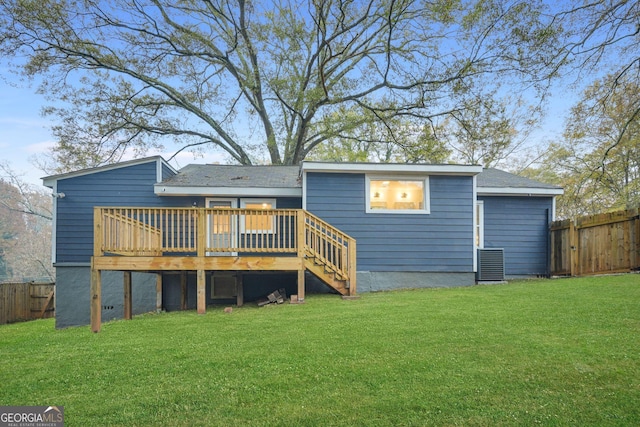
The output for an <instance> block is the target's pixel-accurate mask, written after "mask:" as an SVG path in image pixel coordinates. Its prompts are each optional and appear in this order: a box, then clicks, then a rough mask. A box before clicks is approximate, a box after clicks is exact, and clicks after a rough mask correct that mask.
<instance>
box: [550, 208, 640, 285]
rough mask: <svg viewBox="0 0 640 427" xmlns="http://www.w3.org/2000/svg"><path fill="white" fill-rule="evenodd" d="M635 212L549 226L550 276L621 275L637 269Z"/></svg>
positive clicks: (639, 224) (639, 236)
mask: <svg viewBox="0 0 640 427" xmlns="http://www.w3.org/2000/svg"><path fill="white" fill-rule="evenodd" d="M638 213H639V210H638V208H636V209H628V210H624V211H617V212H610V213H604V214H598V215H589V216H583V217H579V218H575V219H566V220H562V221H555V222H553V223H552V224H551V228H550V231H551V275H554V276H582V275H589V274H603V273H623V272H629V271H633V270H637V269H639V268H640V219H639V217H638Z"/></svg>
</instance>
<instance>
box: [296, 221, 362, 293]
mask: <svg viewBox="0 0 640 427" xmlns="http://www.w3.org/2000/svg"><path fill="white" fill-rule="evenodd" d="M304 231H305V238H304V265H305V268H306V269H307V271H309V272H310V273H312V274H313V275H314V276H316V277H317V278H318V279H320V280H321V281H322V282H324V283H325V284H327V285H328V286H330V287H331V288H333V289H335V290H336V291H338V292H339V293H340V294H341V295H343V296H355V294H356V241H355V239H354V238H352V237H350V236H348V235H347V234H345V233H343V232H342V231H340V230H338V229H337V228H335V227H333V226H331V225H330V224H328V223H327V222H325V221H323V220H321V219H320V218H318V217H316V216H315V215H313V214H311V213H309V212H306V211H304Z"/></svg>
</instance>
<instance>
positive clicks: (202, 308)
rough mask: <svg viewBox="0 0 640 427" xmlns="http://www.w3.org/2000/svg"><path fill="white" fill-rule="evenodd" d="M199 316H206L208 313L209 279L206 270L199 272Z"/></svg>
mask: <svg viewBox="0 0 640 427" xmlns="http://www.w3.org/2000/svg"><path fill="white" fill-rule="evenodd" d="M197 275H198V280H197V282H198V284H197V287H198V292H197V294H198V314H205V313H206V312H207V300H206V297H207V290H206V289H207V277H206V275H205V271H204V270H198V274H197Z"/></svg>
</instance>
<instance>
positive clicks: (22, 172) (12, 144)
mask: <svg viewBox="0 0 640 427" xmlns="http://www.w3.org/2000/svg"><path fill="white" fill-rule="evenodd" d="M0 73H1V74H0V161H3V162H6V163H8V164H9V166H10V168H11V169H12V170H13V171H14V172H16V173H17V174H18V175H19V176H20V177H21V179H22V180H23V181H25V182H27V183H29V184H31V185H34V186H38V187H42V180H41V178H42V177H44V176H46V175H47V174H46V173H45V172H44V171H42V170H39V169H38V168H37V167H36V166H35V164H34V162H33V158H34V156H37V155H40V156H43V155H45V156H46V154H47V152H48V150H49V149H50V148H51V147H53V146H54V139H53V136H52V134H51V131H50V127H51V126H52V125H53V122H52V121H51V120H49V119H48V118H46V117H43V116H42V115H41V110H42V107H44V106H45V105H48V104H47V101H46V100H45V99H44V97H43V96H42V95H38V94H37V93H36V86H35V85H32V86H29V85H26V84H18V83H17V80H16V79H15V77H13V76H12V75H11V74H9V73H7V71H6V69H1V68H0ZM576 99H577V96H576V95H575V94H573V93H572V92H571V90H570V89H568V88H566V89H565V88H562V87H560V88H557V89H556V90H555V93H554V94H553V96H552V98H551V100H550V102H549V105H548V111H547V114H546V116H545V120H544V121H543V122H542V124H541V126H540V128H539V129H538V130H537V131H536V132H534V133H533V134H532V135H531V136H530V140H529V143H528V144H527V145H528V146H533V145H537V144H545V143H546V142H547V141H549V140H551V139H553V138H555V137H558V136H559V135H561V133H562V130H563V127H564V119H565V117H566V116H567V115H568V113H569V108H570V107H571V106H572V103H573V102H574V101H575V100H576ZM175 151H177V148H176V147H166V150H165V151H164V152H151V153H149V155H156V154H159V155H162V156H164V158H165V159H168V158H170V157H171V156H172V155H173V154H174V153H175ZM223 161H224V157H223V155H222V154H221V153H211V154H208V155H206V156H205V157H198V158H194V156H193V154H191V153H188V152H183V153H181V154H180V155H179V156H177V159H176V160H174V161H173V162H172V163H173V164H172V165H173V166H174V167H176V168H181V167H184V166H185V165H187V164H189V163H220V162H223Z"/></svg>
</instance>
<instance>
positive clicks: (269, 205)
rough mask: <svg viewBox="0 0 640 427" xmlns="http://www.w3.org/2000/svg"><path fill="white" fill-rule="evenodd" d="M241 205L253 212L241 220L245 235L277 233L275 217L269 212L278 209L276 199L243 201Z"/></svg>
mask: <svg viewBox="0 0 640 427" xmlns="http://www.w3.org/2000/svg"><path fill="white" fill-rule="evenodd" d="M240 203H241V207H242V208H244V209H251V210H252V212H251V214H249V215H244V216H243V218H241V219H240V224H241V226H242V229H241V231H242V232H243V233H273V232H275V217H274V216H273V215H270V214H269V213H268V212H267V211H268V210H271V209H275V208H276V200H275V199H242V200H241V202H240ZM263 211H264V212H263Z"/></svg>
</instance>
